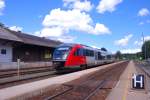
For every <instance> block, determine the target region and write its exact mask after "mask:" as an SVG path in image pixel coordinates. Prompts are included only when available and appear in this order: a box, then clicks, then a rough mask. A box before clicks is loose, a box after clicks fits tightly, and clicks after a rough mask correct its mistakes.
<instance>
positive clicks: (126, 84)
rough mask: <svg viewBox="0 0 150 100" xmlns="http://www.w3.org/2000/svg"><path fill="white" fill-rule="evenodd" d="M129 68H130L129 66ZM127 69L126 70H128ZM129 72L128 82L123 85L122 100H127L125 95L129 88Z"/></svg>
mask: <svg viewBox="0 0 150 100" xmlns="http://www.w3.org/2000/svg"><path fill="white" fill-rule="evenodd" d="M129 67H130V66H129ZM129 67H128V68H129ZM130 72H131V70H129V72H128V77H127V78H128V80H127V81H126V83H125V88H124V92H123V96H122V100H126V98H127V93H128V87H129V82H130V81H129V80H130Z"/></svg>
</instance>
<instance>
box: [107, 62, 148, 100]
mask: <svg viewBox="0 0 150 100" xmlns="http://www.w3.org/2000/svg"><path fill="white" fill-rule="evenodd" d="M134 73H135V74H137V73H140V74H144V73H143V72H140V71H139V69H137V67H136V66H135V64H134V62H133V61H130V63H129V64H128V66H127V68H126V69H125V71H124V72H123V74H122V75H121V77H120V80H119V81H118V83H117V85H116V86H115V87H114V88H113V89H112V91H111V92H110V94H109V95H108V96H107V98H106V100H150V93H149V91H148V90H147V82H148V81H147V78H146V81H145V89H133V88H132V83H131V82H132V75H133V74H134ZM144 75H145V74H144Z"/></svg>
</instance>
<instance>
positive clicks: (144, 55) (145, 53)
mask: <svg viewBox="0 0 150 100" xmlns="http://www.w3.org/2000/svg"><path fill="white" fill-rule="evenodd" d="M142 37H143V44H144V42H145V39H144V34H143V32H142ZM144 48H145V53H144V56H145V60H146V44H145V46H144Z"/></svg>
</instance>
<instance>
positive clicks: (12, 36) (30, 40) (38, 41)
mask: <svg viewBox="0 0 150 100" xmlns="http://www.w3.org/2000/svg"><path fill="white" fill-rule="evenodd" d="M0 39H5V40H11V41H16V42H21V43H24V44H30V45H38V46H45V47H56V46H58V45H60V44H62V42H60V41H55V40H50V39H46V38H42V37H37V36H33V35H29V34H25V33H22V32H16V31H12V30H10V29H7V28H3V27H0Z"/></svg>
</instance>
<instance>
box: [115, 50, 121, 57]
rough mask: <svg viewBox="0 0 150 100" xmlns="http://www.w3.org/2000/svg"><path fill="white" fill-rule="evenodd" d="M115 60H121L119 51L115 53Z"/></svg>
mask: <svg viewBox="0 0 150 100" xmlns="http://www.w3.org/2000/svg"><path fill="white" fill-rule="evenodd" d="M115 58H116V59H121V52H120V51H117V52H116V54H115Z"/></svg>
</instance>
